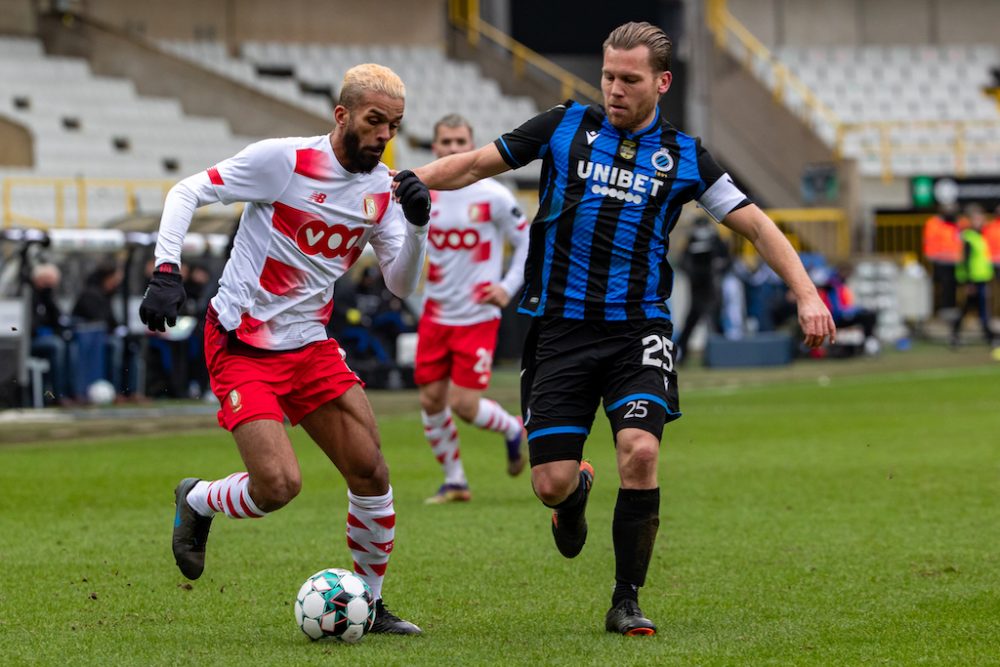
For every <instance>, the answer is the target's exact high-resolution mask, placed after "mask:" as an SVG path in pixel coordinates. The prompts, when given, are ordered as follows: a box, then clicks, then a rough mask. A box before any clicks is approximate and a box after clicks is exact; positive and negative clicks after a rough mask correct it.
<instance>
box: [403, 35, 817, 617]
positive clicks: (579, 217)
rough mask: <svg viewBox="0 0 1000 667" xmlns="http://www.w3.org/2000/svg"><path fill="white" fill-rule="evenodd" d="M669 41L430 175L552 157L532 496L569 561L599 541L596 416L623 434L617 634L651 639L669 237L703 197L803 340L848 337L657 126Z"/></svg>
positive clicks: (531, 432)
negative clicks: (592, 95) (592, 102)
mask: <svg viewBox="0 0 1000 667" xmlns="http://www.w3.org/2000/svg"><path fill="white" fill-rule="evenodd" d="M670 50H671V44H670V39H669V38H668V37H667V36H666V35H665V34H664V33H663V31H662V30H660V29H659V28H657V27H655V26H652V25H650V24H648V23H627V24H625V25H622V26H620V27H618V28H616V29H615V30H614V31H613V32H612V33H611V35H610V36H609V37H608V39H607V40H606V41H605V43H604V64H603V69H602V82H601V84H602V85H601V87H602V91H603V95H604V106H603V107H600V106H587V105H582V104H577V103H575V102H573V101H567V102H565V103H564V104H560V105H558V106H555V107H553V108H552V109H549V110H548V111H546V112H545V113H542V114H540V115H538V116H536V117H534V118H532V119H530V120H528V121H527V122H526V123H524V124H523V125H521V126H520V127H519V128H517V129H515V130H513V131H512V132H509V133H507V134H505V135H503V136H502V137H500V138H499V139H497V140H496V142H494V143H492V144H489V145H487V146H485V147H483V148H480V149H478V150H476V151H473V152H469V153H462V154H459V155H453V156H449V157H446V158H442V159H440V160H437V161H435V162H432V163H430V164H428V165H425V166H423V167H420V168H418V169H416V170H415V172H416V174H415V175H414V173H413V172H407V171H404V172H401V173H400V174H398V175H397V176H396V180H397V181H398V182H406V181H407V180H410V179H413V178H415V177H419V178H420V179H421V180H422V181H423V182H424V183H426V184H427V186H428V187H429V188H431V189H434V190H447V189H454V188H461V187H465V186H467V185H469V184H471V183H474V182H475V181H477V180H479V179H482V178H486V177H489V176H494V175H496V174H499V173H501V172H503V171H506V170H508V169H516V168H518V167H521V166H523V165H525V164H527V163H529V162H531V161H532V160H536V159H541V160H542V175H541V181H540V183H539V210H538V214H537V216H536V217H535V219H534V221H533V223H532V225H531V231H530V241H529V251H528V259H527V262H526V264H525V289H524V294H523V297H522V298H521V301H520V305H519V310H520V312H522V313H527V314H528V315H531V316H532V317H533V318H534V319H533V324H532V327H531V330H530V332H529V334H528V339H527V341H526V343H525V348H524V359H523V364H522V375H521V378H522V381H521V395H522V396H521V401H522V411H523V413H524V414H523V417H524V426H525V428H526V429H527V431H528V447H529V452H530V460H531V466H532V469H531V481H532V486H533V487H534V490H535V494H536V495H537V496H538V498H539V499H540V500H541V501H542V502H543V503H544V504H545V505H547V506H548V507H551V508H552V509H553V510H554V512H553V516H552V533H553V535H554V537H555V542H556V546H557V547H558V549H559V551H560V552H561V553H562V554H563V555H564V556H566V557H567V558H573V557H574V556H576V555H577V554H578V553H579V552H580V550H581V549H582V548H583V545H584V542H585V540H586V537H587V522H586V519H585V517H584V509H585V507H586V503H587V497H588V495H589V492H590V487H591V484H592V483H593V479H594V472H593V468H592V467H591V466H590V464H589V463H588V462H587V461H584V460H583V445H584V441H585V440H586V438H587V435H588V434H589V433H590V427H591V425H592V424H593V420H594V416H595V414H596V411H597V407H598V404H599V403H600V402H602V401H603V405H604V411H605V413H606V414H607V417H608V420H609V422H610V424H611V427H612V430H613V431H614V439H615V447H616V450H617V461H618V474H619V477H620V480H621V487H620V489H619V491H618V502H617V505H616V506H615V513H614V520H613V525H612V536H613V541H614V548H615V561H616V567H615V580H616V583H615V588H614V592H613V594H612V603H611V609H610V610H609V611H608V613H607V616H606V617H605V628H606V629H607V630H608V631H609V632H614V633H621V634H624V635H633V636H634V635H652V634H655V632H656V626H655V625H654V624H653V623H652V621H650V620H649V619H648V618H646V617H645V616H644V615H643V613H642V611H641V610H640V608H639V603H638V590H639V587H640V586H642V585H643V584H644V583H645V579H646V571H647V569H648V568H649V561H650V557H651V556H652V552H653V544H654V542H655V540H656V532H657V529H658V527H659V508H660V489H659V482H658V480H657V465H658V459H659V446H660V437H661V435H662V432H663V426H664V424H665V423H667V422H669V421H672V420H674V419H676V418H677V417H679V416H680V411H679V409H678V398H677V379H676V373H675V371H674V358H673V347H674V345H673V342H672V340H671V335H672V326H671V321H670V312H669V310H668V309H667V305H666V301H667V298H668V297H669V296H670V290H671V286H672V282H673V272H672V270H671V268H670V264H669V263H668V262H667V249H668V245H669V244H668V236H669V234H670V231H671V229H672V228H673V226H674V224H675V223H676V222H677V218H678V216H679V215H680V212H681V207H682V206H683V205H684V204H685V203H687V202H688V201H691V200H697V201H698V203H699V204H701V206H702V207H703V208H704V209H705V210H706V211H707V212H708V213H709V214H710V215H711V216H712V217H713V218H715V219H716V220H717V221H720V222H722V223H723V224H725V225H726V226H728V227H729V228H731V229H733V230H735V231H736V232H738V233H740V234H743V235H744V236H745V237H747V238H748V239H749V240H750V241H752V242H753V244H754V246H755V247H756V249H757V251H758V252H759V253H760V254H761V256H763V258H764V259H765V260H766V261H767V262H768V264H770V265H771V267H772V268H774V270H775V271H776V272H777V273H778V275H780V276H781V277H782V278H783V279H784V280H785V282H786V283H788V286H789V288H790V289H791V291H792V293H793V294H794V296H795V299H796V302H797V306H798V315H799V322H800V324H801V326H802V330H803V331H804V332H805V342H806V344H807V345H810V346H818V345H820V344H822V342H823V340H824V339H825V338H826V337H827V336H829V337H830V338H831V339H832V338H833V336H834V335H835V328H834V324H833V320H832V318H831V317H830V313H829V312H828V311H827V309H826V307H825V306H824V305H823V303H822V301H821V300H820V297H819V296H818V294H817V293H816V289H815V287H813V284H812V281H810V280H809V277H808V276H807V275H806V272H805V270H804V269H803V267H802V264H801V262H800V261H799V259H798V256H797V255H796V254H795V251H794V250H793V249H792V247H791V245H790V244H789V243H788V241H787V240H786V239H785V237H784V235H782V233H781V232H780V231H779V230H778V228H777V226H775V224H774V222H772V221H771V220H770V218H768V217H767V215H765V214H764V213H763V212H762V211H761V210H760V209H759V208H758V207H757V206H756V205H754V204H753V203H751V202H750V201H749V200H748V199H747V197H746V196H745V195H744V194H743V193H742V192H741V191H740V190H739V189H738V188H737V187H736V186H735V185H734V184H733V181H732V179H731V178H730V177H729V176H728V175H727V174H725V173H724V172H723V171H722V170H721V169H720V168H719V166H718V165H717V164H716V162H715V160H713V159H712V157H711V155H709V153H708V151H706V150H705V149H704V148H703V147H702V146H701V143H700V141H699V140H698V139H695V138H693V137H689V136H688V135H686V134H684V133H682V132H680V131H678V130H677V129H675V128H674V127H673V126H671V125H670V124H669V123H668V122H666V120H664V119H663V118H661V117H660V112H659V109H658V107H657V104H658V101H659V98H660V96H661V95H663V94H664V93H666V92H667V89H668V88H669V87H670V81H671V73H670V71H669V70H670Z"/></svg>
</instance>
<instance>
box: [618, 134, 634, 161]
mask: <svg viewBox="0 0 1000 667" xmlns="http://www.w3.org/2000/svg"><path fill="white" fill-rule="evenodd" d="M635 147H636V143H635V142H634V141H629V140H628V139H624V140H623V141H622V144H621V146H619V147H618V154H619V155H621V156H622V159H623V160H631V159H632V158H634V157H635Z"/></svg>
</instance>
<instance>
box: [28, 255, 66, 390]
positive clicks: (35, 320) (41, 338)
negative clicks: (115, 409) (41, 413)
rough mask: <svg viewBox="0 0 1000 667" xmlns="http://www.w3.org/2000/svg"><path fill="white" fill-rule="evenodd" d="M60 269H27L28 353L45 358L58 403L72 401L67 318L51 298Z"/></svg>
mask: <svg viewBox="0 0 1000 667" xmlns="http://www.w3.org/2000/svg"><path fill="white" fill-rule="evenodd" d="M61 280H62V273H61V272H60V271H59V267H58V266H56V265H55V264H38V265H37V266H35V267H34V269H32V272H31V356H33V357H39V358H41V359H45V360H46V361H48V362H49V373H48V386H47V390H48V391H49V392H51V395H52V396H53V397H54V401H55V402H56V403H58V404H60V405H65V404H67V403H70V402H72V399H71V398H70V395H71V394H72V390H71V388H70V385H69V376H68V374H67V373H68V370H69V357H68V354H69V346H68V341H69V339H70V337H71V335H72V332H71V330H70V327H69V323H70V322H69V318H68V317H67V316H65V315H63V313H62V311H61V310H60V309H59V305H58V304H57V303H56V300H55V293H56V290H57V289H58V288H59V283H60V281H61Z"/></svg>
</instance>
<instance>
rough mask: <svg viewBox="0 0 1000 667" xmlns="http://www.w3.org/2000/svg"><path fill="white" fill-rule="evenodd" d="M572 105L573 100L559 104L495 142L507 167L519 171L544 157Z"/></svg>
mask: <svg viewBox="0 0 1000 667" xmlns="http://www.w3.org/2000/svg"><path fill="white" fill-rule="evenodd" d="M572 104H574V102H573V101H572V100H567V101H566V102H564V103H562V104H557V105H556V106H554V107H552V108H551V109H549V110H548V111H545V112H543V113H540V114H538V115H537V116H535V117H534V118H531V119H529V120H528V121H526V122H525V123H524V124H523V125H521V126H520V127H518V128H516V129H514V130H511V131H510V132H508V133H506V134H504V135H502V136H501V137H500V138H499V139H497V140H496V141H495V142H493V143H494V144H495V145H496V147H497V150H499V151H500V157H502V158H503V161H504V162H506V163H507V166H509V167H510V168H511V169H517V168H518V167H523V166H524V165H526V164H528V163H529V162H531V161H533V160H537V159H538V158H541V157H544V156H545V152H546V151H547V150H548V147H549V140H550V139H551V138H552V134H553V132H555V130H556V128H557V127H559V123H561V122H562V119H563V116H564V115H565V114H566V108H567V107H568V106H570V105H572Z"/></svg>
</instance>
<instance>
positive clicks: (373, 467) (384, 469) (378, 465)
mask: <svg viewBox="0 0 1000 667" xmlns="http://www.w3.org/2000/svg"><path fill="white" fill-rule="evenodd" d="M344 477H345V478H346V480H347V485H348V487H349V488H350V489H351V490H353V491H355V493H360V494H361V495H378V494H379V493H384V491H381V492H380V491H379V489H387V488H388V487H389V466H387V465H386V463H385V459H384V458H383V457H382V456H374V457H370V458H367V459H365V460H363V461H356V462H355V463H354V464H353V465H352V466H351V469H350V470H349V471H346V472H345V474H344Z"/></svg>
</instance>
